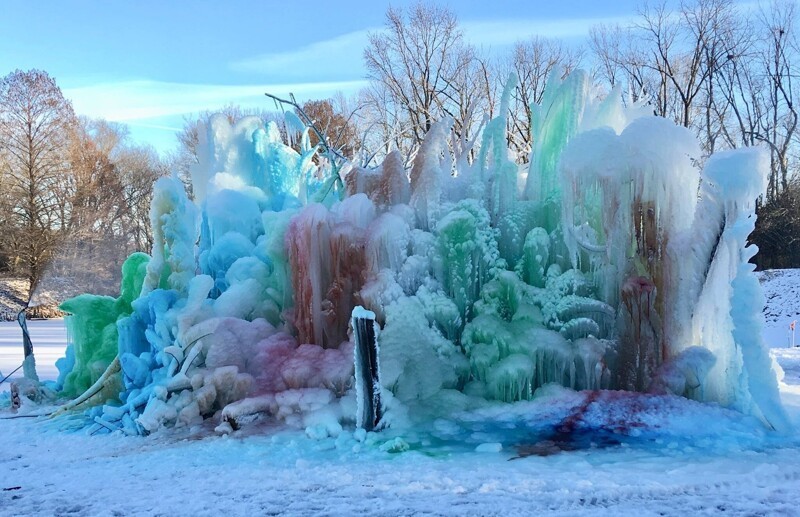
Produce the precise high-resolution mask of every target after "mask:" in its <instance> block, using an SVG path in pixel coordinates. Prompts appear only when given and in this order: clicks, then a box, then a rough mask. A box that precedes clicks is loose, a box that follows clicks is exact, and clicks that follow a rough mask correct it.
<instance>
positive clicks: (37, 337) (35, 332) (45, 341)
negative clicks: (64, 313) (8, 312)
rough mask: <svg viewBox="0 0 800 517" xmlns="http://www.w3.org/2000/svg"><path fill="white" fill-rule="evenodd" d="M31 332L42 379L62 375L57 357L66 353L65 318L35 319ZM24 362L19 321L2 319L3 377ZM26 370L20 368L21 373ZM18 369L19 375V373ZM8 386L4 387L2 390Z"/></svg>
mask: <svg viewBox="0 0 800 517" xmlns="http://www.w3.org/2000/svg"><path fill="white" fill-rule="evenodd" d="M28 331H29V332H30V334H31V341H32V342H33V345H34V347H35V350H36V371H37V372H38V374H39V378H40V379H41V380H55V379H56V377H58V370H56V360H57V359H59V358H60V357H63V356H64V348H65V347H66V342H67V330H66V328H64V320H61V319H53V320H33V321H29V322H28ZM21 364H22V330H21V329H20V328H19V324H17V322H16V321H0V372H2V375H0V379H2V378H3V377H4V376H6V375H9V374H10V373H11V372H12V371H14V369H15V368H17V367H18V366H20V365H21ZM21 371H22V370H20V372H21ZM20 372H17V374H15V376H16V375H19V373H20ZM2 389H8V387H7V386H5V385H3V386H0V390H2Z"/></svg>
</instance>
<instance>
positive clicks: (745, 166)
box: [64, 72, 788, 436]
mask: <svg viewBox="0 0 800 517" xmlns="http://www.w3.org/2000/svg"><path fill="white" fill-rule="evenodd" d="M513 85H514V82H513V80H512V81H509V86H508V88H507V90H506V92H505V94H504V96H503V100H502V103H501V105H502V109H501V110H500V114H499V116H498V118H497V119H495V120H492V121H490V122H489V123H488V124H487V125H486V127H485V129H484V131H483V133H482V136H481V142H480V148H479V150H478V152H477V153H476V154H474V156H476V159H475V160H474V161H472V162H469V161H468V160H466V159H465V158H464V157H465V156H467V155H468V154H469V149H466V150H465V149H460V150H459V154H458V156H454V155H453V154H452V153H451V145H450V144H451V142H449V140H448V139H449V135H450V126H451V124H452V121H450V120H442V121H439V122H438V123H436V124H435V125H434V126H433V127H432V128H431V130H430V133H429V134H428V136H427V138H426V139H425V141H424V143H423V144H422V146H421V148H420V150H419V152H418V154H417V156H416V158H415V160H414V163H413V166H412V167H411V169H410V171H405V170H404V169H403V166H402V159H401V157H400V156H399V154H398V153H396V152H395V153H390V154H389V155H388V156H386V158H385V161H384V163H383V164H382V165H381V166H380V167H378V168H377V169H375V170H367V169H360V168H353V169H351V170H350V172H349V174H348V175H346V176H345V177H344V178H342V179H343V180H344V181H343V182H339V181H336V180H337V179H338V178H336V177H335V176H333V177H330V178H326V174H330V172H329V171H328V172H326V171H323V170H321V168H320V167H319V166H318V165H317V164H316V163H315V161H314V156H315V151H316V150H315V149H314V148H312V147H311V146H310V145H309V142H308V138H307V134H306V135H304V138H303V140H302V145H301V151H300V152H299V153H298V152H296V151H294V150H292V149H291V148H289V147H288V146H286V145H284V144H283V143H282V142H281V141H280V137H279V134H278V132H277V128H276V127H275V126H274V125H270V126H267V127H264V126H263V125H262V123H261V122H260V121H258V120H256V119H245V120H242V121H241V122H239V123H238V124H236V125H235V126H231V125H230V124H229V123H228V122H227V120H225V119H224V117H214V118H212V119H211V121H210V124H209V125H208V127H206V128H205V131H204V132H201V138H200V146H199V158H200V160H199V163H198V164H197V165H196V166H195V167H194V168H193V170H192V180H193V192H194V195H195V200H194V202H192V201H189V199H188V198H187V197H186V194H185V193H184V191H183V188H182V185H181V184H180V183H179V182H178V181H177V180H176V179H164V180H160V181H159V183H158V184H157V185H156V193H155V196H154V200H153V209H152V222H153V228H154V237H155V243H154V248H153V254H152V258H150V259H149V261H148V260H147V257H141V256H138V257H137V258H135V259H134V258H132V259H131V260H133V261H134V262H132V263H131V265H130V266H129V267H128V272H127V273H126V275H125V283H124V285H123V295H122V296H121V298H120V299H119V300H118V301H115V300H113V299H108V300H104V299H95V298H91V300H90V301H85V303H84V302H81V301H80V300H79V299H76V300H74V301H71V302H69V303H68V304H66V305H65V308H66V309H67V310H69V311H70V312H71V313H72V314H73V316H72V317H71V318H72V319H71V321H70V324H69V325H70V329H71V336H72V339H73V345H72V348H73V349H74V356H75V357H76V358H77V360H75V361H74V362H73V364H67V365H65V367H64V369H65V379H66V383H65V384H64V387H65V390H68V391H70V392H71V393H75V392H76V391H80V389H81V388H83V387H86V386H87V385H88V384H91V382H93V381H94V380H96V379H97V378H98V377H99V376H100V374H102V371H103V368H104V365H106V364H107V363H108V362H109V361H110V360H111V359H113V353H112V352H114V343H116V352H117V355H118V356H119V358H120V363H121V370H122V372H121V378H120V382H119V384H118V389H120V394H119V397H118V402H117V403H116V404H108V405H105V406H103V407H102V408H98V409H96V410H95V416H96V418H97V425H99V426H103V427H105V428H109V429H123V430H124V431H126V432H131V433H142V432H151V431H154V430H156V429H158V428H160V427H162V426H172V425H176V426H177V425H186V426H194V425H199V424H201V423H202V422H203V420H204V419H205V418H207V417H210V416H212V415H217V417H218V418H220V419H221V420H222V421H223V423H222V424H221V428H222V429H223V430H225V429H226V428H227V429H230V428H233V427H235V425H237V422H238V421H239V420H240V419H241V418H242V417H243V416H246V415H248V414H250V413H263V412H266V413H269V414H271V415H273V416H274V417H276V418H281V419H284V420H286V421H289V422H293V423H297V424H299V425H305V426H306V427H307V430H309V432H310V433H312V434H314V435H315V436H316V435H320V434H322V435H326V433H327V434H335V433H337V432H338V430H341V425H342V424H347V423H351V424H353V423H355V416H356V415H355V413H356V410H355V408H354V406H355V401H354V394H353V374H354V370H353V357H354V355H353V347H354V344H353V338H352V330H351V329H350V321H351V315H352V313H353V309H354V308H356V307H358V306H362V307H363V308H364V310H365V311H368V312H364V313H369V314H370V318H374V320H375V321H376V325H379V326H380V332H379V334H378V335H379V337H378V345H379V346H378V349H379V350H380V357H379V359H380V381H381V384H382V385H383V387H384V390H385V395H386V397H385V400H386V401H387V412H386V418H387V419H391V417H392V414H393V412H394V414H395V415H400V414H404V413H403V412H404V411H405V410H406V409H407V410H408V411H407V414H409V415H410V414H412V413H414V414H417V415H421V414H432V415H434V416H435V415H436V414H437V411H438V412H440V413H441V412H443V411H447V409H445V408H446V407H448V406H452V405H453V403H454V401H455V400H461V401H463V400H467V399H469V400H475V401H481V403H485V401H486V400H496V401H502V402H513V401H517V400H524V399H530V398H532V397H533V395H534V392H535V391H536V390H537V388H539V387H541V386H543V385H545V384H548V383H557V384H561V385H563V386H566V387H570V388H573V389H592V390H595V389H604V388H614V389H627V390H636V391H647V390H650V391H653V392H658V393H673V394H677V395H683V396H688V397H692V398H696V399H699V400H704V401H712V402H719V403H721V404H724V405H727V406H733V407H736V408H739V409H741V410H742V411H745V412H748V413H752V414H756V415H758V416H760V417H761V418H763V420H764V421H765V422H767V423H768V424H769V425H771V426H773V427H775V428H785V427H786V426H787V425H788V424H787V422H786V418H785V415H784V414H783V411H782V409H781V407H780V403H779V401H778V395H777V387H776V382H775V379H774V374H773V373H772V372H771V371H770V366H769V361H768V356H767V355H766V352H765V351H764V349H763V346H762V344H761V343H760V342H759V333H758V331H757V326H758V317H757V314H758V313H759V310H760V305H758V283H757V282H756V281H755V280H754V279H753V276H752V274H751V271H750V269H751V268H750V267H749V266H748V265H747V261H748V259H749V258H750V257H751V256H752V254H753V253H754V249H753V248H752V247H746V239H747V236H748V234H749V232H750V231H751V230H752V224H753V220H754V215H753V214H754V210H753V206H754V203H753V202H754V200H755V198H756V197H757V196H758V195H759V194H760V193H761V192H762V190H763V174H764V167H765V164H764V163H763V155H762V154H761V152H760V151H759V150H743V151H737V152H731V153H724V154H721V155H717V156H713V157H711V158H710V159H709V160H708V161H707V164H706V167H705V168H704V169H703V170H699V169H698V167H697V163H699V159H700V155H699V148H698V146H697V143H696V141H695V140H694V138H693V137H692V135H691V134H690V133H689V132H688V131H687V130H685V129H684V128H680V127H676V126H674V125H673V124H672V123H670V122H668V121H666V120H663V119H657V118H654V117H643V116H639V115H638V111H639V110H638V109H626V108H623V106H622V105H621V103H620V101H619V96H618V95H617V93H616V92H614V93H612V94H610V95H609V96H607V97H606V98H605V99H604V100H598V99H596V98H595V97H593V96H592V95H590V88H589V81H588V78H587V76H586V74H584V73H582V72H576V73H573V74H571V75H570V76H569V77H567V78H566V79H564V80H563V81H561V80H559V79H558V77H557V76H555V77H554V78H553V79H552V80H551V81H550V83H549V84H548V87H547V91H546V94H545V95H544V97H543V99H542V104H541V105H539V106H534V109H533V110H532V111H533V119H532V127H533V133H534V136H533V141H534V142H535V145H534V149H533V152H532V156H531V160H530V165H529V166H522V167H521V166H518V165H516V163H515V162H514V161H513V159H511V158H510V155H509V151H508V149H507V147H506V145H505V142H506V125H507V124H506V116H507V114H506V112H507V109H508V99H509V95H510V92H511V89H513V87H514V86H513ZM459 145H462V146H463V145H469V143H464V142H460V143H459ZM334 174H335V173H334ZM339 185H344V187H343V189H340V188H339ZM698 192H700V196H699V197H698V196H697V193H698ZM195 243H198V244H197V245H196V244H195ZM134 292H135V294H132V293H134ZM92 304H94V305H92ZM96 306H97V307H99V306H102V307H106V308H102V309H96ZM361 310H362V309H359V311H361ZM98 313H102V317H98V316H97V314H98ZM98 332H99V333H100V334H102V335H103V336H105V337H104V338H103V340H102V344H96V343H95V342H96V341H97V337H96V336H97V333H98ZM93 340H94V341H93ZM94 347H99V348H94ZM459 404H461V402H459ZM403 408H405V409H403ZM425 408H427V410H425ZM412 410H413V411H412ZM425 411H428V413H425ZM412 419H413V417H412Z"/></svg>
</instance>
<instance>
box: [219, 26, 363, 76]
mask: <svg viewBox="0 0 800 517" xmlns="http://www.w3.org/2000/svg"><path fill="white" fill-rule="evenodd" d="M375 30H378V29H362V30H358V31H354V32H348V33H346V34H342V35H340V36H336V37H334V38H330V39H327V40H322V41H317V42H314V43H311V44H309V45H305V46H303V47H300V48H298V49H295V50H289V51H286V52H271V53H267V54H261V55H258V56H254V57H249V58H244V59H240V60H237V61H234V62H233V63H231V65H230V68H231V69H232V70H234V71H237V72H248V73H257V74H263V75H267V76H269V75H276V76H281V77H286V76H290V77H297V76H306V75H308V74H314V75H315V76H317V77H320V76H323V77H324V76H331V75H339V76H341V75H342V74H343V73H345V74H347V75H348V76H351V77H361V76H363V75H364V74H363V73H362V71H361V70H362V66H361V61H362V59H361V55H362V53H363V52H364V49H365V48H366V46H367V43H368V41H369V33H370V32H374V31H375Z"/></svg>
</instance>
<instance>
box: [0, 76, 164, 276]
mask: <svg viewBox="0 0 800 517" xmlns="http://www.w3.org/2000/svg"><path fill="white" fill-rule="evenodd" d="M168 170H169V167H168V166H167V164H166V163H164V161H162V159H161V158H160V157H159V156H158V154H157V153H156V152H155V151H154V150H153V149H152V148H150V147H147V146H139V145H133V144H131V143H130V142H129V141H128V140H127V130H126V128H125V127H124V126H122V125H117V124H114V123H111V122H106V121H103V120H90V119H86V118H82V117H78V116H76V115H75V113H74V111H73V108H72V105H71V103H70V102H69V101H68V100H67V99H65V98H64V96H63V94H62V92H61V90H60V88H59V87H58V85H57V84H56V83H55V81H54V80H53V78H52V77H50V76H49V75H48V74H47V73H46V72H42V71H39V70H31V71H27V72H23V71H20V70H17V71H15V72H12V73H10V74H8V75H7V76H5V77H3V78H2V79H0V272H3V273H5V274H11V275H17V276H22V277H26V278H27V279H28V280H29V282H30V286H31V289H30V290H31V292H33V291H34V290H35V288H36V287H37V285H38V284H39V282H40V280H41V279H42V275H43V274H44V273H45V271H46V269H47V268H50V267H59V266H60V268H61V269H64V270H66V271H61V272H60V273H66V274H68V275H69V277H70V278H69V280H68V282H69V283H71V284H76V283H77V284H82V285H84V286H95V285H101V287H104V286H102V284H103V281H104V280H108V281H109V282H111V283H112V285H113V283H114V282H115V280H116V279H117V278H118V271H117V270H118V269H119V264H121V263H122V260H123V259H124V257H125V256H127V255H128V254H129V253H131V252H133V251H139V250H143V251H149V250H150V247H151V244H152V235H151V232H150V223H149V217H148V214H149V205H150V197H151V194H152V188H153V182H154V181H155V180H156V179H157V178H158V177H159V176H161V175H163V174H166V173H167V172H168ZM54 259H57V260H54Z"/></svg>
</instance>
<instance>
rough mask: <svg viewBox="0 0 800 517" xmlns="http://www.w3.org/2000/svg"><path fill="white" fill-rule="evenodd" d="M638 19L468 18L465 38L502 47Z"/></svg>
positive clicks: (577, 35)
mask: <svg viewBox="0 0 800 517" xmlns="http://www.w3.org/2000/svg"><path fill="white" fill-rule="evenodd" d="M633 20H634V16H616V17H605V18H574V19H567V18H565V19H560V20H543V19H535V18H533V19H513V20H508V19H506V20H490V21H464V22H462V23H461V28H462V30H463V31H464V39H465V40H467V41H468V42H470V43H472V44H474V45H487V46H502V45H511V44H514V43H516V42H517V41H520V40H524V39H527V38H530V37H533V36H539V37H544V38H561V39H572V38H584V37H586V36H588V35H589V31H590V29H591V28H592V27H594V26H595V25H598V24H604V25H611V24H616V23H620V24H625V23H629V22H631V21H633Z"/></svg>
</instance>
